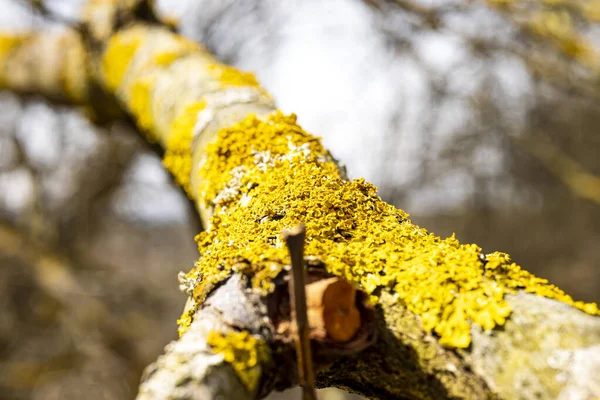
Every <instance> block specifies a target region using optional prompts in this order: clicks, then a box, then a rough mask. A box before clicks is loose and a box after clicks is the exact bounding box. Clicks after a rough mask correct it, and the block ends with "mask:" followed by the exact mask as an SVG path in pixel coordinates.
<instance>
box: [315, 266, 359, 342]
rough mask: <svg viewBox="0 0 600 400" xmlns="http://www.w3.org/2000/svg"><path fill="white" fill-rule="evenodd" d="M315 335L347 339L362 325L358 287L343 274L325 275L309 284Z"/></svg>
mask: <svg viewBox="0 0 600 400" xmlns="http://www.w3.org/2000/svg"><path fill="white" fill-rule="evenodd" d="M306 303H307V308H308V322H309V325H310V328H311V337H312V338H314V339H325V338H327V339H329V340H331V341H333V342H337V343H343V342H347V341H348V340H350V339H352V337H354V335H355V334H356V332H358V330H359V329H360V323H361V321H360V312H359V310H358V309H357V308H356V289H354V287H353V286H352V285H351V284H350V283H349V282H348V281H346V280H344V279H341V278H329V279H323V280H320V281H317V282H313V283H311V284H309V285H307V286H306Z"/></svg>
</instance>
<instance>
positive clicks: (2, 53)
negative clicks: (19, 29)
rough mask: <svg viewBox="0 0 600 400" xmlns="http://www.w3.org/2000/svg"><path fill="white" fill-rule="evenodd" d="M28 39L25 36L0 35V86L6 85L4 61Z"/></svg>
mask: <svg viewBox="0 0 600 400" xmlns="http://www.w3.org/2000/svg"><path fill="white" fill-rule="evenodd" d="M30 38H31V35H27V34H8V33H0V86H2V85H5V84H6V82H5V80H6V78H5V77H3V75H4V74H6V73H7V71H5V70H6V61H7V60H8V58H9V57H10V54H11V52H12V51H13V49H15V48H16V47H17V46H20V45H21V44H23V43H24V42H25V41H27V40H28V39H30Z"/></svg>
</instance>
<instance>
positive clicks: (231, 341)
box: [207, 331, 269, 393]
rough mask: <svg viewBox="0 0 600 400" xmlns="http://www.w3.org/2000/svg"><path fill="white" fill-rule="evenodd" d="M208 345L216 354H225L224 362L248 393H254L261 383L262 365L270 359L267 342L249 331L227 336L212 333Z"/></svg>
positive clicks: (232, 333)
mask: <svg viewBox="0 0 600 400" xmlns="http://www.w3.org/2000/svg"><path fill="white" fill-rule="evenodd" d="M207 343H208V344H209V345H210V346H212V348H213V351H214V352H215V353H217V354H223V358H224V360H225V361H226V362H228V363H229V364H231V366H232V367H233V369H234V371H235V372H236V374H237V376H238V378H239V379H240V381H241V382H242V383H243V384H244V386H245V387H246V389H248V392H250V393H254V391H255V390H256V388H257V385H258V383H259V381H260V374H261V364H262V363H264V362H266V361H267V360H268V358H269V350H268V347H267V346H266V344H265V342H263V341H262V340H260V339H257V338H255V337H254V336H252V335H250V334H249V333H248V332H247V331H241V332H230V333H228V334H227V335H224V334H223V333H221V332H218V331H211V332H210V333H209V335H208V339H207Z"/></svg>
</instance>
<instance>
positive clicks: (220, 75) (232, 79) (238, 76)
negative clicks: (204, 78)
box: [207, 64, 259, 87]
mask: <svg viewBox="0 0 600 400" xmlns="http://www.w3.org/2000/svg"><path fill="white" fill-rule="evenodd" d="M207 68H208V71H209V72H210V73H211V74H212V75H213V76H214V78H215V79H216V80H218V81H219V82H221V85H222V86H223V87H228V86H252V87H258V86H259V84H258V81H257V80H256V77H255V76H254V74H252V73H250V72H244V71H240V70H239V69H236V68H233V67H230V66H229V65H225V64H210V65H208V67H207Z"/></svg>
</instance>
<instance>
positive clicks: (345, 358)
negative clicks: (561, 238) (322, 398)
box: [0, 2, 600, 399]
mask: <svg viewBox="0 0 600 400" xmlns="http://www.w3.org/2000/svg"><path fill="white" fill-rule="evenodd" d="M98 4H100V5H98ZM107 4H110V3H108V2H99V3H96V2H92V5H91V9H90V10H88V14H87V15H91V16H94V15H98V12H95V10H94V7H108V5H107ZM114 4H116V2H115V3H114ZM96 11H97V10H96ZM102 12H103V13H106V9H102ZM87 22H88V24H89V25H90V28H89V29H88V32H100V34H98V35H96V38H95V39H96V42H98V39H99V40H100V46H99V48H96V49H88V51H87V52H86V54H88V55H90V64H91V65H92V68H91V70H92V71H94V73H93V74H89V75H87V76H86V77H85V79H84V81H86V80H87V81H90V82H95V83H97V84H98V86H100V87H102V88H103V89H104V90H105V91H106V93H107V94H109V95H112V96H114V97H115V98H116V99H117V100H118V101H119V103H120V104H121V106H122V107H123V108H124V109H125V110H126V111H127V112H128V113H129V114H130V115H132V117H133V118H134V119H135V121H136V123H137V125H138V127H139V128H140V129H141V130H143V131H144V132H145V133H146V135H147V138H148V140H149V141H151V142H158V143H159V144H160V145H161V146H163V147H164V149H165V152H166V154H165V160H164V163H165V165H166V166H167V168H169V169H170V171H171V172H172V173H173V174H174V175H175V177H176V178H177V180H178V182H179V183H180V184H181V185H182V186H183V187H184V188H185V190H186V192H187V193H188V195H189V196H190V197H191V198H192V199H193V200H194V201H195V202H196V205H197V208H198V210H199V213H200V215H201V217H202V219H203V222H204V223H205V226H206V227H207V230H206V231H205V232H203V233H201V234H200V235H199V236H198V237H197V241H198V245H199V249H200V252H201V258H200V259H199V261H198V262H197V264H196V268H194V269H193V270H191V271H190V272H189V273H188V274H185V275H182V276H181V286H182V289H183V290H184V291H186V292H187V293H188V294H189V295H190V302H189V307H188V308H187V309H186V311H185V312H184V315H183V316H182V318H181V319H180V332H181V333H182V336H181V338H180V340H179V341H176V342H174V343H172V344H171V345H169V346H168V347H167V350H166V354H165V355H164V356H163V357H161V358H160V359H159V360H158V361H157V362H156V364H155V365H154V366H153V367H151V368H150V369H149V370H148V372H147V374H146V378H145V382H144V383H143V384H142V385H141V387H140V395H139V397H140V398H142V399H158V398H173V399H183V398H216V397H218V396H222V397H227V398H256V397H260V396H263V395H264V394H266V393H268V392H269V391H270V390H272V389H273V388H286V387H289V386H290V385H292V384H293V383H295V382H296V381H297V372H296V371H295V367H294V366H295V362H294V353H293V346H291V344H290V340H289V330H286V329H285V326H286V323H287V324H288V326H289V317H290V316H289V307H288V308H286V307H285V304H286V301H287V302H288V304H289V293H287V292H286V291H285V290H282V289H281V288H282V287H285V285H282V284H283V283H284V282H285V280H286V279H287V270H288V269H289V267H288V266H289V257H288V255H287V253H286V251H285V249H284V248H283V242H282V238H281V236H280V233H281V231H282V230H283V229H284V228H290V227H292V226H295V225H297V224H298V223H300V222H302V223H304V224H305V225H306V227H307V244H306V258H305V262H306V263H307V264H308V265H309V267H311V268H312V269H313V273H314V274H316V275H313V277H316V276H318V278H314V279H320V278H323V277H329V276H340V277H342V278H344V279H346V280H348V281H349V282H351V283H352V284H354V285H355V286H356V287H357V288H359V289H360V290H361V295H360V296H359V297H360V299H358V298H357V305H360V306H361V307H363V309H364V310H366V309H367V308H368V307H367V306H366V305H365V304H364V302H365V299H366V298H368V299H369V300H370V301H371V302H372V303H373V304H375V306H376V309H377V318H376V321H375V322H373V321H369V319H368V318H367V319H365V320H364V322H363V325H362V327H361V330H360V331H359V333H358V334H357V335H356V336H355V337H354V338H352V340H350V341H349V342H347V343H343V344H339V343H335V342H334V341H332V340H330V338H326V339H325V340H320V341H318V340H315V341H314V342H313V345H314V347H315V349H314V350H315V364H316V365H315V366H316V370H317V371H316V372H317V377H318V382H317V384H318V385H337V386H342V387H346V388H349V389H351V390H354V391H357V392H360V393H363V394H365V395H367V396H370V397H373V398H382V399H383V398H385V399H390V398H399V399H400V398H419V399H450V398H452V399H488V398H494V397H500V398H506V399H513V398H525V399H529V398H555V397H559V398H560V396H563V397H564V398H567V396H569V395H570V393H578V395H580V398H593V396H599V395H600V393H598V388H597V387H595V386H594V385H593V382H594V378H596V377H595V376H594V374H595V373H596V372H595V371H597V370H598V368H595V366H597V362H598V352H599V348H600V347H599V344H600V319H598V317H597V316H596V315H597V314H598V313H599V312H598V308H597V306H596V305H595V304H583V303H581V302H575V301H574V300H573V299H572V298H571V297H569V296H568V295H566V294H565V293H564V292H562V291H561V290H560V289H558V288H556V287H554V286H552V285H550V284H549V283H548V282H547V281H545V280H543V279H540V278H537V277H535V276H533V275H531V274H529V273H527V272H526V271H524V270H522V269H521V268H520V267H519V266H517V265H516V264H514V263H512V261H511V260H510V258H509V257H508V256H507V255H505V254H502V253H492V254H488V255H484V254H483V253H482V251H481V249H480V248H479V247H477V246H475V245H465V244H460V243H459V242H458V241H457V240H456V239H455V238H454V237H450V238H447V239H441V238H439V237H436V236H434V235H432V234H430V233H428V232H427V231H426V230H424V229H422V228H419V227H418V226H416V225H414V224H412V223H411V222H410V220H409V219H408V216H407V215H406V214H405V213H404V212H403V211H401V210H397V209H395V208H394V207H392V206H390V205H388V204H386V203H384V202H383V201H382V200H381V199H380V198H379V197H378V196H377V194H376V188H374V187H373V186H372V185H369V184H367V183H365V182H364V181H362V180H356V181H353V182H349V181H347V180H345V179H343V175H342V174H341V173H340V171H339V169H338V168H337V165H336V163H335V160H334V159H333V158H332V157H331V155H330V154H329V153H328V151H327V150H326V149H325V148H323V146H322V145H321V143H320V142H319V140H318V139H316V138H314V137H313V136H311V135H310V134H308V133H307V132H305V131H304V130H302V128H301V127H300V126H299V125H297V124H296V120H295V117H294V116H287V117H286V116H284V115H282V114H281V113H278V112H274V110H275V106H274V104H273V101H272V99H271V98H270V96H269V95H268V94H267V93H266V92H265V91H264V90H263V89H262V88H260V86H259V85H258V84H257V82H256V81H255V79H254V77H253V76H252V75H251V74H247V73H243V72H240V71H237V70H234V69H233V68H231V67H228V66H225V65H222V64H220V63H218V62H217V61H216V60H215V59H214V58H212V57H211V56H210V55H209V54H208V53H207V52H206V51H205V50H204V49H203V48H202V47H201V46H199V45H197V44H195V43H192V42H190V41H188V40H186V39H185V38H183V37H181V36H178V35H176V34H173V33H172V32H170V31H169V30H168V29H165V28H161V27H156V26H151V25H148V24H144V23H133V24H124V25H120V24H116V25H114V26H109V27H108V28H107V27H106V26H104V27H100V28H102V29H100V28H97V27H96V28H97V29H94V28H95V25H94V24H95V20H88V21H87ZM104 28H107V29H104ZM10 43H11V46H10V51H3V52H2V53H0V62H1V63H2V65H1V67H3V68H4V69H3V71H5V72H4V74H5V75H4V76H5V79H3V81H2V82H3V84H4V85H6V86H8V87H10V88H11V89H13V90H22V88H26V90H40V91H44V90H45V88H50V89H51V90H48V91H49V92H52V93H59V94H62V93H66V94H68V91H65V90H64V89H61V86H60V84H59V83H57V82H54V81H52V79H51V80H50V81H49V82H46V81H44V82H36V81H35V80H32V79H29V80H28V81H27V82H30V83H28V84H27V85H18V84H16V83H14V82H16V81H14V80H12V78H10V77H9V78H6V71H9V69H10V68H7V67H6V66H7V65H9V64H10V63H11V62H12V61H11V60H12V54H16V53H14V52H18V51H19V48H20V46H22V42H20V41H17V42H14V43H13V42H10ZM58 70H61V69H60V68H59V69H58ZM62 76H63V74H62V73H60V72H57V73H54V74H53V75H52V76H51V77H53V79H59V78H61V77H62ZM28 78H31V77H28ZM56 88H58V89H56ZM67 97H68V96H67ZM78 98H85V96H79V97H78ZM523 292H529V294H524V293H523ZM549 299H552V300H549ZM365 312H366V311H365ZM586 313H587V314H586ZM367 314H368V313H367ZM588 314H591V315H588ZM559 326H560V330H558V329H557V327H559ZM375 333H376V335H375ZM375 337H376V338H377V339H376V340H375V339H374V338H375ZM373 341H374V343H372V342H373ZM370 344H371V346H370V347H369V348H368V350H366V351H363V350H364V349H365V347H366V346H368V345H370ZM499 358H502V359H503V362H502V363H499V362H498V361H497V360H498V359H499ZM557 360H558V361H557ZM505 361H508V363H507V362H505ZM574 374H577V376H579V377H584V378H577V379H571V380H569V379H565V377H568V376H572V375H574Z"/></svg>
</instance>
